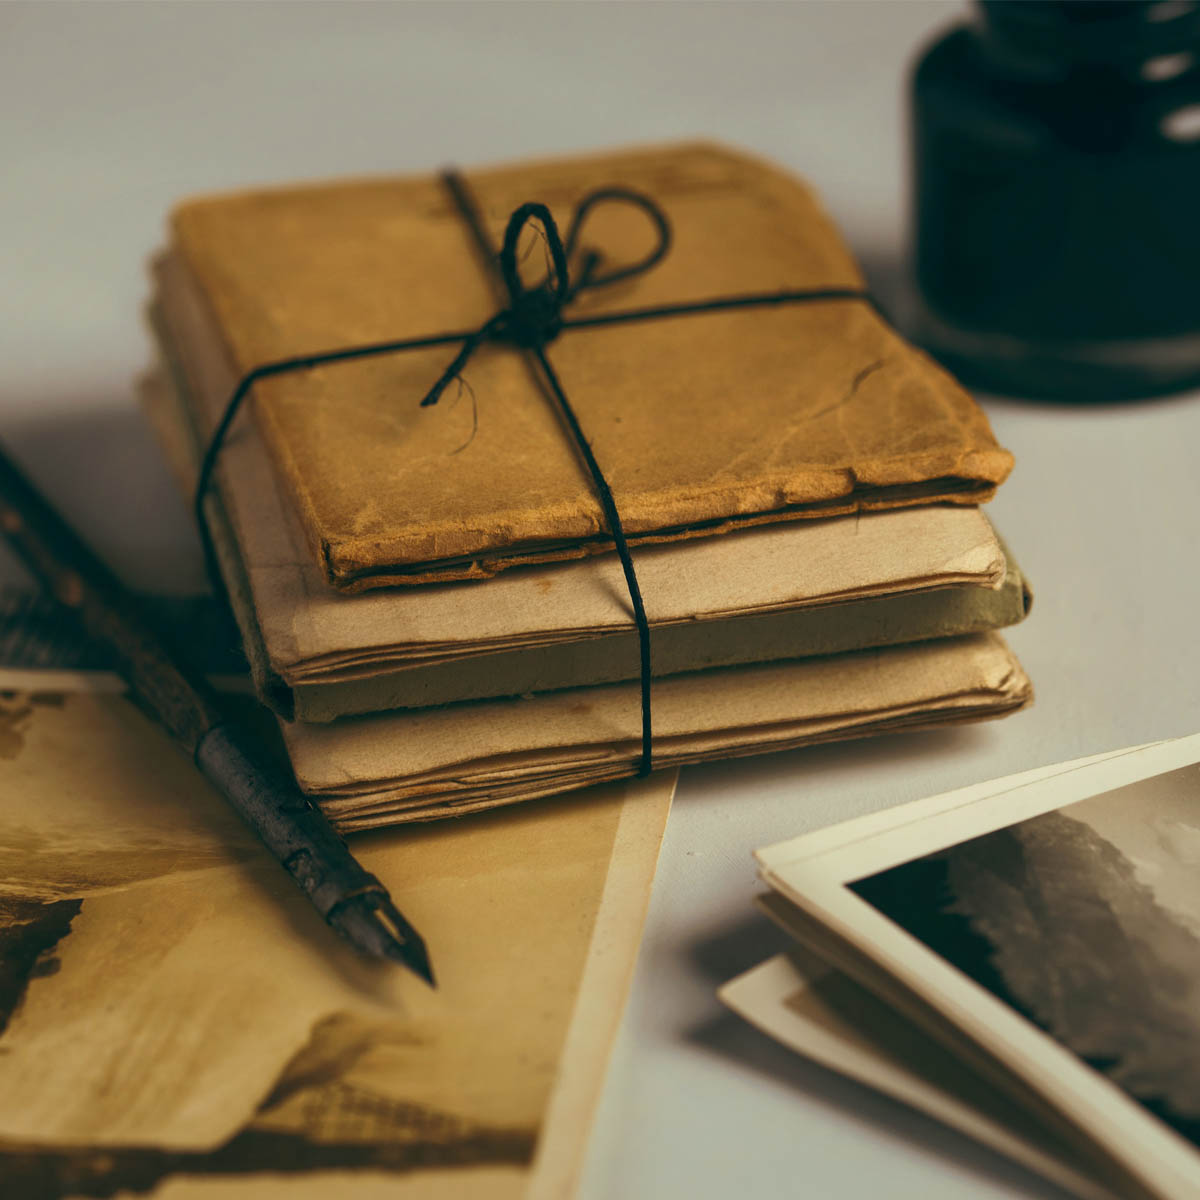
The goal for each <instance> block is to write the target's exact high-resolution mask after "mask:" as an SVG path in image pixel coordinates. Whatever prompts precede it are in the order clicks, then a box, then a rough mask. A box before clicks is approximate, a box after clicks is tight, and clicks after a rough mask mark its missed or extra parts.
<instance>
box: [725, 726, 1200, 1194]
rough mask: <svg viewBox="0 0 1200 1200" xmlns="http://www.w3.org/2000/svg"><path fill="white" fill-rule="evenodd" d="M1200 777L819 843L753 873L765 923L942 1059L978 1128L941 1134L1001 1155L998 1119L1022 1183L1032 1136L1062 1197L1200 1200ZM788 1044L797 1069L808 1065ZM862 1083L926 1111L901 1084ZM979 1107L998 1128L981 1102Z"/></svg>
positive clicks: (963, 803)
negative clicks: (1198, 1199)
mask: <svg viewBox="0 0 1200 1200" xmlns="http://www.w3.org/2000/svg"><path fill="white" fill-rule="evenodd" d="M1198 769H1200V735H1196V736H1192V737H1188V738H1181V739H1178V740H1176V741H1172V742H1160V743H1156V744H1153V745H1150V746H1141V747H1132V748H1130V749H1128V750H1124V751H1117V752H1113V753H1110V754H1106V755H1099V756H1096V757H1094V758H1092V759H1081V760H1077V761H1074V762H1069V763H1060V764H1057V765H1056V766H1053V767H1049V768H1039V769H1037V770H1033V771H1027V772H1025V773H1023V774H1021V775H1017V776H1012V777H1009V778H1007V779H1000V780H994V781H992V782H990V783H984V784H978V785H974V786H972V787H968V788H963V789H960V790H958V791H955V792H949V793H946V794H945V795H942V796H936V797H933V798H932V799H929V800H924V801H918V802H916V803H911V804H905V805H900V806H897V807H896V808H893V809H888V810H885V811H883V812H879V813H874V814H872V815H870V816H867V817H863V818H860V819H858V820H854V821H849V822H846V823H844V824H842V825H838V826H833V827H830V828H826V829H821V830H818V831H816V832H814V833H811V834H807V835H804V836H802V837H799V838H796V839H793V840H792V841H790V842H784V843H781V844H779V845H777V846H772V847H768V848H766V849H764V850H761V851H759V853H758V860H759V866H760V872H761V874H762V877H763V879H764V881H765V882H766V883H767V884H768V885H769V886H770V887H771V889H772V895H771V896H770V897H768V898H767V900H766V902H765V903H766V906H767V908H768V911H769V912H770V914H771V915H772V917H774V918H775V919H776V920H777V921H778V922H779V923H780V924H781V925H782V926H783V927H784V928H785V929H786V930H787V931H788V932H789V933H790V934H791V935H792V936H793V937H795V938H796V939H797V941H798V942H800V943H801V945H802V946H803V947H805V949H806V950H807V951H809V952H810V953H812V954H815V955H816V956H817V957H818V958H819V959H820V960H822V961H823V962H824V963H826V964H828V966H829V967H831V968H833V969H834V970H835V971H836V972H838V973H839V974H840V975H841V976H845V977H846V978H847V979H849V980H853V981H854V983H855V984H856V985H857V986H858V987H860V988H862V989H865V991H866V992H868V993H870V995H871V996H872V997H873V998H874V1000H875V1001H877V1002H878V1004H879V1005H882V1006H884V1008H886V1009H888V1010H891V1011H892V1012H893V1013H894V1014H896V1015H897V1016H898V1018H900V1019H902V1020H903V1021H908V1022H911V1023H912V1024H914V1025H915V1026H917V1027H918V1028H919V1030H920V1031H921V1035H922V1036H924V1037H926V1038H929V1039H932V1040H933V1041H935V1042H937V1043H938V1044H939V1045H940V1047H941V1048H942V1049H943V1051H945V1052H946V1053H947V1054H948V1056H949V1059H950V1060H953V1062H954V1063H956V1064H957V1068H956V1073H957V1076H958V1080H959V1084H960V1085H962V1086H961V1087H958V1089H957V1090H958V1091H959V1093H960V1094H961V1093H962V1091H963V1090H964V1088H965V1089H966V1090H968V1091H970V1089H971V1087H972V1085H971V1084H970V1083H964V1081H965V1080H967V1079H969V1077H971V1076H973V1077H975V1079H977V1080H978V1085H977V1086H975V1087H974V1092H973V1094H974V1095H975V1096H976V1100H974V1101H972V1100H970V1099H969V1098H968V1103H970V1104H972V1105H973V1107H974V1109H975V1111H974V1112H973V1113H971V1112H969V1113H966V1114H961V1113H960V1114H958V1119H956V1120H955V1119H954V1118H951V1117H947V1116H946V1115H945V1113H944V1112H943V1114H942V1115H943V1119H951V1120H954V1123H956V1124H959V1125H960V1126H963V1125H967V1126H971V1125H973V1126H974V1128H973V1129H971V1130H970V1131H971V1132H972V1133H973V1135H974V1136H983V1137H985V1140H990V1141H992V1143H993V1144H997V1145H999V1144H1000V1140H999V1139H998V1137H997V1134H998V1132H999V1130H998V1128H997V1125H996V1123H995V1121H994V1120H993V1118H995V1117H996V1116H997V1115H998V1111H999V1109H1007V1111H1008V1114H1009V1115H1008V1117H1007V1118H1005V1119H1003V1120H1002V1121H1001V1122H1000V1127H1006V1128H1007V1131H1008V1133H1010V1134H1017V1135H1018V1140H1019V1142H1023V1143H1024V1144H1023V1145H1020V1144H1010V1145H1009V1146H1008V1147H1007V1148H1006V1149H1007V1152H1009V1153H1013V1154H1014V1156H1015V1157H1019V1158H1022V1159H1023V1160H1024V1161H1030V1159H1029V1157H1028V1154H1027V1153H1026V1151H1028V1150H1029V1149H1030V1142H1029V1136H1028V1135H1029V1134H1030V1132H1031V1131H1035V1132H1036V1133H1037V1134H1038V1135H1039V1139H1040V1142H1041V1149H1042V1150H1049V1151H1050V1153H1051V1154H1052V1156H1053V1157H1054V1158H1056V1159H1057V1161H1058V1163H1059V1164H1060V1165H1063V1166H1069V1167H1070V1168H1071V1169H1073V1170H1076V1171H1081V1172H1082V1174H1083V1176H1084V1177H1085V1178H1084V1179H1083V1180H1082V1181H1080V1180H1077V1181H1076V1182H1075V1183H1074V1184H1071V1183H1070V1182H1069V1180H1065V1179H1063V1180H1061V1181H1062V1182H1066V1183H1068V1186H1072V1187H1073V1188H1074V1190H1076V1191H1077V1192H1078V1193H1079V1194H1080V1195H1085V1196H1094V1195H1096V1194H1098V1193H1099V1194H1102V1195H1112V1196H1118V1197H1129V1198H1137V1200H1146V1198H1148V1197H1153V1198H1154V1200H1187V1198H1190V1197H1194V1196H1196V1195H1197V1194H1200V1100H1198V1099H1197V1095H1198V1093H1197V1087H1196V1071H1195V1064H1196V1062H1197V1061H1198V1056H1200V1026H1198V1025H1197V1022H1196V1019H1195V1012H1196V997H1197V995H1200V982H1198V981H1197V971H1196V968H1195V963H1196V962H1197V961H1200V903H1198V901H1197V893H1196V888H1195V886H1194V872H1195V857H1196V846H1197V845H1200V820H1198V819H1197V816H1196V803H1195V782H1196V776H1197V770H1198ZM836 986H838V987H840V986H841V985H840V984H838V985H836ZM744 995H745V993H743V996H744ZM846 998H847V997H846V994H844V993H843V1001H844V1000H846ZM811 1000H812V996H811V994H810V995H809V996H808V997H807V998H805V999H804V1000H803V1007H804V1008H805V1010H806V1012H807V1014H808V1016H809V1017H812V1016H813V1015H814V1011H815V1010H814V1009H813V1008H812V1005H811V1003H810V1001H811ZM753 1007H754V1011H755V1012H758V1013H762V1012H763V1011H764V1010H763V1008H762V1007H761V1006H760V1005H759V1004H758V1003H757V1001H755V1002H753ZM840 1007H841V1011H842V1013H843V1015H847V1014H849V1015H851V1018H852V1019H854V1020H855V1021H857V1018H856V1017H853V1006H852V1005H849V1004H846V1003H843V1004H841V1006H840ZM777 1015H778V1014H777ZM860 1015H865V1014H860ZM768 1019H769V1020H770V1022H771V1024H772V1025H774V1026H775V1027H776V1028H777V1029H780V1030H782V1028H783V1027H782V1025H781V1024H780V1023H779V1022H778V1021H777V1020H775V1019H773V1018H768ZM872 1024H874V1025H876V1026H878V1024H879V1022H878V1021H874V1020H872ZM788 1029H789V1032H788V1033H787V1034H786V1035H785V1036H786V1038H787V1040H789V1041H792V1042H794V1043H796V1044H798V1045H800V1048H802V1049H803V1044H809V1045H815V1044H816V1043H815V1042H814V1041H813V1040H812V1039H811V1038H810V1036H809V1034H808V1033H807V1032H805V1031H804V1030H802V1029H800V1028H798V1026H797V1025H796V1024H795V1023H794V1022H791V1021H789V1022H788ZM891 1041H892V1042H893V1043H894V1041H895V1039H894V1038H892V1039H891ZM859 1065H860V1067H863V1071H859V1070H858V1069H857V1068H855V1069H854V1072H855V1073H856V1074H863V1073H864V1071H865V1073H866V1074H868V1075H870V1074H872V1073H873V1071H874V1069H873V1068H870V1067H869V1065H867V1066H865V1067H864V1066H863V1062H862V1060H861V1059H860V1060H859ZM892 1066H895V1063H894V1061H893V1063H892ZM888 1076H890V1083H889V1082H887V1080H886V1077H888ZM875 1078H876V1079H877V1080H880V1081H881V1082H880V1086H884V1087H886V1088H887V1089H888V1090H891V1091H893V1092H894V1093H896V1094H901V1095H903V1093H904V1092H905V1091H906V1090H907V1091H908V1092H909V1095H908V1096H907V1097H906V1098H908V1099H909V1100H910V1102H914V1103H918V1104H920V1105H921V1106H922V1107H925V1108H927V1109H928V1110H930V1111H935V1112H936V1111H937V1109H938V1106H939V1103H940V1101H939V1100H938V1099H937V1097H936V1096H934V1095H933V1094H932V1093H931V1092H930V1091H929V1090H928V1088H924V1090H923V1092H922V1097H918V1096H917V1093H916V1092H913V1091H912V1089H911V1086H910V1085H912V1083H913V1079H912V1077H911V1074H910V1076H909V1078H908V1079H907V1080H905V1079H904V1078H903V1077H902V1074H897V1073H895V1072H894V1071H890V1068H889V1070H888V1071H885V1073H884V1075H879V1074H877V1073H876V1074H875ZM925 1083H926V1084H929V1083H936V1080H929V1079H928V1078H927V1079H926V1080H925ZM981 1089H982V1090H981ZM987 1089H992V1090H994V1091H995V1092H999V1093H1001V1098H1000V1101H999V1106H997V1105H996V1104H992V1105H991V1106H989V1105H987V1104H986V1103H985V1102H984V1101H983V1100H981V1099H979V1097H981V1096H984V1095H986V1091H987ZM918 1090H921V1089H918ZM1014 1107H1015V1108H1016V1109H1017V1110H1019V1115H1018V1116H1016V1117H1014V1116H1013V1108H1014ZM989 1121H990V1122H992V1127H991V1129H990V1131H988V1130H986V1129H985V1125H986V1124H987V1123H988V1122H989ZM1032 1165H1034V1166H1035V1167H1036V1168H1037V1169H1039V1170H1043V1171H1044V1172H1045V1173H1051V1172H1050V1171H1047V1170H1046V1166H1047V1164H1046V1162H1045V1161H1043V1162H1042V1163H1041V1164H1038V1163H1037V1162H1033V1163H1032Z"/></svg>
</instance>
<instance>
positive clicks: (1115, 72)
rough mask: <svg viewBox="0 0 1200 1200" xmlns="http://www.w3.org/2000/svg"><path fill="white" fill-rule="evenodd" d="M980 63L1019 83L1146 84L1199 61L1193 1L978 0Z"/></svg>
mask: <svg viewBox="0 0 1200 1200" xmlns="http://www.w3.org/2000/svg"><path fill="white" fill-rule="evenodd" d="M976 11H977V17H976V22H975V39H976V44H977V46H978V51H979V56H980V63H981V65H982V66H983V68H984V69H985V70H986V71H988V72H989V73H991V74H993V75H994V76H995V77H996V78H997V79H1004V80H1010V81H1012V82H1022V83H1049V84H1053V83H1058V84H1061V83H1068V82H1072V81H1074V82H1076V83H1091V82H1096V81H1100V80H1106V81H1108V82H1110V83H1118V82H1119V83H1123V84H1125V85H1126V86H1134V87H1140V86H1153V85H1154V84H1156V83H1161V82H1166V81H1168V80H1170V79H1174V78H1176V77H1178V76H1179V75H1181V74H1183V73H1185V72H1187V71H1192V70H1196V69H1197V66H1198V65H1200V3H1196V2H1195V0H1021V2H1020V3H1014V2H1013V0H979V3H978V7H977V10H976Z"/></svg>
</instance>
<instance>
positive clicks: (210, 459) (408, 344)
mask: <svg viewBox="0 0 1200 1200" xmlns="http://www.w3.org/2000/svg"><path fill="white" fill-rule="evenodd" d="M442 183H443V184H444V185H445V187H446V189H447V190H448V191H449V193H450V196H451V198H452V199H453V200H454V203H455V206H456V207H457V209H458V211H459V214H460V215H461V216H462V218H463V221H464V222H465V223H466V225H467V228H468V230H469V232H470V234H471V239H472V242H473V244H474V247H475V250H476V252H477V253H478V255H479V257H480V259H481V260H482V262H483V263H484V264H485V266H486V268H487V270H488V272H489V278H490V279H491V281H492V282H493V284H495V285H496V286H497V291H498V293H499V294H500V295H501V297H502V303H504V302H506V303H505V307H502V308H501V309H500V311H499V312H497V313H496V315H495V316H493V317H490V318H489V319H488V320H487V321H485V322H484V323H483V324H482V325H481V326H480V327H479V328H478V329H476V330H462V331H456V332H453V333H438V334H432V335H430V336H429V337H422V338H399V339H396V340H393V341H386V342H372V343H369V344H367V345H362V346H348V347H343V348H341V349H337V350H327V351H324V352H322V353H319V354H304V355H298V356H296V357H294V358H284V359H279V360H278V361H276V362H271V363H264V364H263V365H261V366H258V367H255V368H253V370H251V371H248V372H247V373H246V374H245V375H244V376H242V378H241V380H240V381H239V382H238V385H237V387H236V388H235V389H234V391H233V395H232V396H231V397H230V398H229V401H228V403H227V404H226V406H225V409H224V411H223V412H222V414H221V418H220V420H219V421H218V422H217V425H216V428H215V429H214V430H213V434H212V437H211V439H210V440H209V443H208V447H207V449H206V450H205V453H204V457H203V459H202V460H201V463H200V472H199V476H198V478H197V482H196V494H195V502H194V508H195V515H196V521H197V523H198V525H199V527H200V535H201V540H202V541H203V543H204V553H205V557H206V559H207V560H208V564H209V569H210V571H211V572H212V574H213V577H214V579H216V580H219V579H220V574H219V572H218V571H217V569H216V555H215V551H214V547H213V543H212V534H211V531H210V529H209V525H208V518H207V514H206V512H205V509H204V501H205V497H206V496H207V494H208V490H209V488H210V487H211V485H212V477H213V471H214V470H215V468H216V465H217V459H218V457H219V456H220V453H221V448H222V447H223V446H224V444H225V440H226V437H227V435H228V433H229V428H230V426H231V425H232V424H233V421H234V418H235V417H236V416H237V414H238V412H239V411H240V409H241V407H242V403H243V401H244V400H245V398H246V396H247V395H249V393H250V390H251V388H253V386H254V385H255V384H256V383H257V382H258V381H259V380H260V379H268V378H270V377H271V376H274V375H284V374H288V373H290V372H292V371H304V370H308V369H310V368H312V367H320V366H326V365H328V364H330V363H339V362H350V361H352V360H354V359H359V358H374V357H376V356H378V355H381V354H398V353H401V352H402V351H405V350H419V349H423V348H426V347H430V346H447V345H452V344H454V343H455V342H458V343H460V348H459V351H458V353H457V354H456V355H455V356H454V359H453V361H452V362H451V363H450V365H449V366H448V367H447V368H446V370H445V371H443V372H442V374H441V376H440V377H439V379H438V380H437V382H436V383H434V385H433V386H432V387H431V388H430V389H429V391H428V392H427V393H426V395H425V397H424V398H423V399H422V400H421V407H422V408H425V407H428V406H430V405H433V404H436V403H437V402H438V400H439V399H440V398H441V395H442V393H443V392H444V391H445V389H446V388H447V386H449V384H450V383H451V382H452V381H454V380H455V379H458V378H459V375H460V372H461V371H462V370H463V368H464V367H465V366H466V365H467V362H468V361H469V360H470V358H471V355H472V354H474V353H475V351H476V350H477V349H478V348H479V347H480V346H481V345H483V343H484V342H507V343H508V344H509V345H513V346H517V347H519V348H521V349H523V350H526V351H528V352H529V354H530V355H531V357H532V358H533V361H534V362H535V363H536V364H537V366H538V367H539V368H540V370H541V373H542V377H543V379H544V381H545V383H546V385H547V387H548V389H549V391H550V393H551V395H552V396H553V398H554V400H555V402H556V403H557V405H558V410H559V413H560V415H561V417H562V419H563V421H564V422H565V424H566V426H567V431H568V432H569V434H570V436H571V440H572V441H573V442H574V444H575V448H576V450H577V451H578V452H579V455H580V457H581V458H582V459H583V462H584V465H585V466H586V467H587V470H588V474H589V475H590V476H591V480H592V485H593V487H594V488H595V491H596V495H597V496H598V498H599V500H600V506H601V508H602V510H603V512H604V517H605V520H606V521H607V523H608V528H609V532H610V534H611V535H612V538H613V542H614V544H615V547H616V551H617V555H618V557H619V558H620V560H621V569H622V570H623V572H624V574H625V584H626V587H627V588H628V591H629V599H630V602H631V603H632V605H633V618H634V623H635V625H636V626H637V633H638V647H639V651H640V658H641V698H642V752H641V756H640V759H639V764H638V775H639V776H645V775H648V774H649V773H650V770H651V762H652V759H651V751H652V744H653V732H652V721H651V709H650V678H651V676H650V623H649V621H648V620H647V619H646V608H645V605H644V604H643V603H642V592H641V588H640V587H639V585H638V579H637V572H636V571H635V570H634V566H633V558H632V556H631V554H630V552H629V543H628V541H627V540H626V537H625V530H624V527H623V526H622V524H621V517H620V513H619V512H618V511H617V505H616V501H615V500H614V499H613V494H612V490H611V488H610V487H609V486H608V481H607V479H605V477H604V472H603V471H602V470H601V469H600V464H599V463H598V462H597V461H596V456H595V455H594V454H593V452H592V448H591V445H590V444H589V442H588V440H587V437H586V436H585V435H584V432H583V428H582V426H581V425H580V423H579V418H578V417H577V416H576V414H575V410H574V409H573V408H572V406H571V402H570V401H569V400H568V399H567V395H566V392H565V391H564V390H563V386H562V383H561V382H560V381H559V378H558V375H557V373H556V372H555V370H554V368H553V367H552V366H551V364H550V360H549V358H547V357H546V346H547V345H548V344H549V343H550V342H552V341H553V340H554V339H555V338H556V337H558V335H559V334H560V333H561V332H562V331H563V330H565V329H595V328H598V327H599V326H602V325H623V324H627V323H630V322H636V321H650V320H656V319H659V318H662V317H682V316H689V315H691V314H693V313H703V312H721V311H724V310H728V309H738V308H766V307H774V306H776V305H780V304H809V303H819V302H822V301H833V300H863V301H866V302H867V303H868V304H873V303H874V302H873V300H872V298H871V296H870V294H869V293H868V292H866V291H862V290H859V289H856V288H816V289H809V290H801V291H776V292H752V293H746V294H743V295H738V296H722V297H717V298H716V299H712V300H698V301H692V302H689V303H684V304H664V305H657V306H653V307H649V308H634V309H626V310H625V311H622V312H613V313H599V314H597V315H594V316H590V317H578V318H575V319H574V320H570V319H566V318H564V317H563V310H564V309H565V308H566V306H567V305H568V304H570V303H571V302H572V301H573V300H574V299H575V298H576V297H577V296H578V295H579V294H580V293H581V292H583V291H586V290H588V289H590V288H597V287H604V286H606V285H607V284H610V283H617V282H619V281H621V280H625V279H630V278H632V277H633V276H636V275H640V274H642V273H643V272H645V271H649V270H650V269H651V268H652V267H654V266H656V265H657V264H658V263H659V262H660V261H661V260H662V259H663V257H664V256H665V255H666V254H667V252H668V250H669V249H670V247H671V227H670V224H669V222H668V221H667V218H666V215H665V214H664V213H663V211H662V210H661V209H660V208H659V207H658V205H657V204H656V203H655V202H654V201H653V200H651V199H650V198H649V197H647V196H643V195H641V194H640V193H639V192H635V191H631V190H630V189H628V188H620V187H609V188H597V189H596V190H595V191H592V192H589V193H588V194H587V195H586V196H584V198H583V199H582V200H581V201H580V202H579V204H578V205H577V206H576V208H575V212H574V214H573V216H572V218H571V224H570V226H569V227H568V229H567V237H566V241H565V242H564V241H563V239H562V237H561V236H560V234H559V232H558V226H557V225H556V224H555V221H554V218H553V217H552V216H551V215H550V210H549V209H548V208H547V207H546V206H545V205H544V204H538V203H536V202H534V203H529V204H522V205H521V206H520V207H519V208H518V209H516V211H514V212H513V214H512V215H511V216H510V217H509V219H508V226H507V228H506V229H505V232H504V245H503V247H502V248H501V250H500V253H499V255H497V253H496V251H495V248H494V247H493V246H492V244H491V240H490V239H489V237H488V235H487V231H486V229H485V227H484V223H483V220H482V218H481V217H480V214H479V209H478V206H477V205H476V203H475V200H474V197H473V196H472V195H471V192H470V190H469V189H468V187H467V184H466V181H465V180H464V179H463V177H462V176H461V175H459V174H458V173H457V172H455V171H447V172H446V173H445V174H444V175H443V176H442ZM607 201H615V202H618V203H625V204H631V205H633V206H634V207H636V208H639V209H641V211H642V212H643V213H645V214H646V216H647V217H648V218H649V219H650V221H651V223H652V224H653V226H654V229H655V232H656V234H657V235H658V241H657V244H656V245H655V247H654V249H653V250H651V251H650V252H649V253H648V254H647V255H646V256H645V257H643V258H642V259H640V260H638V261H637V262H634V263H630V264H627V265H625V266H619V267H613V268H610V269H608V270H607V271H605V270H602V269H601V266H602V263H603V261H604V259H603V255H601V254H600V253H599V252H598V251H596V250H584V251H582V253H581V261H580V266H579V271H578V277H577V278H576V279H575V281H574V282H572V281H571V276H570V270H569V266H568V264H569V262H570V261H571V259H572V257H573V256H574V254H575V251H576V248H577V245H578V241H579V233H580V230H581V228H582V226H583V223H584V221H585V220H586V218H587V215H588V213H590V212H591V210H592V209H593V208H594V207H595V206H596V205H597V204H601V203H604V202H607ZM531 221H537V222H538V224H539V225H541V227H542V230H543V232H544V233H545V237H546V244H547V248H548V250H549V254H550V263H551V271H550V273H549V274H548V275H547V277H546V278H545V279H544V280H542V282H541V283H538V284H536V285H534V286H532V287H527V286H526V285H525V284H524V282H523V281H522V279H521V276H520V271H519V269H518V262H517V241H518V239H519V238H520V235H521V233H522V231H523V230H524V228H525V226H526V225H528V224H529V223H530V222H531Z"/></svg>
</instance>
